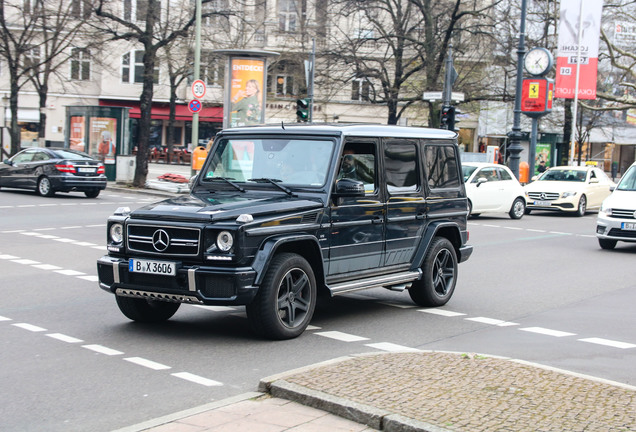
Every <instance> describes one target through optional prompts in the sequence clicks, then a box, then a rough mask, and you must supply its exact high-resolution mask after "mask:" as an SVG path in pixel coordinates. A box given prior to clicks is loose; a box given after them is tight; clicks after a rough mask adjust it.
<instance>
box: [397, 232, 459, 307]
mask: <svg viewBox="0 0 636 432" xmlns="http://www.w3.org/2000/svg"><path fill="white" fill-rule="evenodd" d="M422 271H423V273H424V274H423V275H422V279H420V280H418V281H415V282H413V285H411V288H409V295H410V296H411V299H412V300H413V301H414V302H415V303H417V304H418V305H420V306H443V305H445V304H446V303H448V301H449V300H450V298H451V296H452V295H453V291H455V284H456V283H457V253H456V252H455V248H454V247H453V245H452V243H451V242H450V241H449V240H448V239H447V238H445V237H435V238H434V239H433V241H432V242H431V245H430V247H429V249H428V252H427V253H426V257H425V258H424V263H423V264H422Z"/></svg>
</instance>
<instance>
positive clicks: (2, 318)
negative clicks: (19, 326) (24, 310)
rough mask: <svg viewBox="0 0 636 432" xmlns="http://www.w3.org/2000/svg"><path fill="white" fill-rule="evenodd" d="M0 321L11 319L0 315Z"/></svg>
mask: <svg viewBox="0 0 636 432" xmlns="http://www.w3.org/2000/svg"><path fill="white" fill-rule="evenodd" d="M0 321H13V320H12V319H11V318H7V317H5V316H0Z"/></svg>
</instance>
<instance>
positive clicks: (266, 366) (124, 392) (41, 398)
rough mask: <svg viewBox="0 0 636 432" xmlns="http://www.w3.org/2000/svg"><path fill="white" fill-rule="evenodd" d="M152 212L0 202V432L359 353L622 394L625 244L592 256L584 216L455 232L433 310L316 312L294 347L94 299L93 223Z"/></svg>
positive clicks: (177, 398)
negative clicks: (515, 362) (550, 376)
mask: <svg viewBox="0 0 636 432" xmlns="http://www.w3.org/2000/svg"><path fill="white" fill-rule="evenodd" d="M155 200H156V197H151V196H146V195H135V194H125V193H118V192H117V193H115V192H112V191H109V190H107V191H105V192H103V193H102V195H100V196H99V197H98V198H97V199H87V198H85V197H84V196H83V194H59V195H58V196H56V197H53V198H42V197H38V196H36V195H34V194H32V193H29V192H20V191H7V190H5V189H3V190H2V191H0V281H1V282H0V285H1V287H2V288H1V289H2V291H1V292H2V300H1V301H0V365H2V367H1V368H0V386H1V387H2V390H3V391H2V392H0V406H2V407H3V413H4V415H3V416H2V418H1V419H0V430H7V431H25V432H26V431H42V430H47V431H69V430H90V431H108V430H113V429H117V428H122V427H125V426H127V425H132V424H136V423H139V422H142V421H145V420H148V419H151V418H155V417H159V416H162V415H167V414H170V413H173V412H176V411H180V410H184V409H187V408H191V407H195V406H198V405H202V404H205V403H208V402H211V401H214V400H219V399H223V398H226V397H229V396H233V395H237V394H241V393H244V392H247V391H253V390H255V389H256V386H257V384H258V381H259V379H260V378H262V377H265V376H269V375H272V374H275V373H279V372H283V371H286V370H289V369H293V368H297V367H300V366H305V365H309V364H313V363H316V362H320V361H325V360H329V359H332V358H335V357H339V356H343V355H348V354H354V353H360V352H374V351H376V352H377V351H391V350H404V349H423V350H431V349H433V350H448V351H458V352H476V353H484V354H493V355H503V356H509V357H514V358H519V359H523V360H528V361H534V362H538V363H542V364H545V365H550V366H555V367H559V368H563V369H568V370H572V371H575V372H580V373H585V374H589V375H593V376H597V377H601V378H606V379H611V380H615V381H619V382H623V383H627V384H632V385H636V368H634V367H633V365H634V364H636V332H635V331H634V329H635V328H636V315H635V314H634V313H633V305H634V304H636V279H635V278H634V265H633V262H634V254H636V244H635V245H627V244H624V243H623V244H621V243H619V246H618V247H617V249H616V250H615V251H604V250H601V249H600V248H599V247H598V244H597V241H596V238H595V236H594V226H595V219H596V215H595V214H593V213H588V215H586V216H585V217H583V218H576V217H571V216H563V215H556V214H548V213H544V214H541V213H538V212H534V213H533V214H531V215H528V216H525V217H524V218H523V219H521V220H519V221H513V220H511V219H509V218H508V217H507V216H503V215H502V216H501V217H499V216H495V217H485V216H482V217H479V218H475V219H471V221H470V225H469V227H470V243H471V244H473V245H474V246H475V252H474V253H473V256H472V257H471V259H470V260H469V261H467V262H466V263H462V264H461V265H460V268H459V270H460V276H459V282H458V285H457V288H456V292H455V295H454V297H453V299H451V301H450V303H449V304H448V305H446V306H445V307H443V308H440V309H435V310H425V309H422V308H419V307H415V306H414V305H413V303H412V302H411V301H410V298H409V297H408V294H407V293H404V292H403V293H399V292H391V291H386V290H381V289H378V290H373V291H364V292H360V293H358V294H352V295H349V296H347V297H339V298H336V299H333V300H330V301H326V302H325V303H323V304H320V305H319V308H318V310H317V312H316V315H315V317H314V320H313V321H312V326H311V327H310V329H309V330H308V331H307V332H306V333H305V334H304V335H302V336H301V337H300V338H298V339H295V340H291V341H282V342H271V341H265V340H261V339H257V338H255V337H254V336H253V335H252V334H251V333H250V332H249V330H248V326H247V322H246V319H245V314H244V308H241V307H234V308H202V307H196V306H186V305H183V306H182V307H181V309H180V310H179V311H178V312H177V314H176V315H175V316H174V318H173V319H171V320H170V321H168V322H167V323H164V324H161V325H140V324H136V323H132V322H130V321H128V320H127V319H126V318H125V317H124V316H123V315H122V314H121V313H120V312H119V310H118V309H117V306H116V304H115V300H114V297H113V296H112V295H110V294H108V293H106V292H104V291H102V290H100V289H99V288H98V286H97V281H96V280H97V278H96V276H95V274H96V265H95V261H96V259H97V258H98V257H99V256H101V255H102V254H104V253H105V248H104V241H105V220H106V218H107V217H108V215H109V214H111V213H112V212H113V211H114V210H115V209H116V208H117V207H120V206H123V205H128V206H130V207H136V206H139V205H142V204H143V203H144V202H152V201H155Z"/></svg>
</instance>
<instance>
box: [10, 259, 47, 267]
mask: <svg viewBox="0 0 636 432" xmlns="http://www.w3.org/2000/svg"><path fill="white" fill-rule="evenodd" d="M11 262H14V263H16V264H24V265H33V264H40V262H39V261H33V260H30V259H26V258H21V259H16V260H11Z"/></svg>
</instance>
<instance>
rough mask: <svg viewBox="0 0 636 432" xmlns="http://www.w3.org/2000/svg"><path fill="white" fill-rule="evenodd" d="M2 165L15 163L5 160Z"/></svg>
mask: <svg viewBox="0 0 636 432" xmlns="http://www.w3.org/2000/svg"><path fill="white" fill-rule="evenodd" d="M2 163H4V164H6V165H13V162H11V161H10V160H9V159H5V160H3V161H2Z"/></svg>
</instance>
